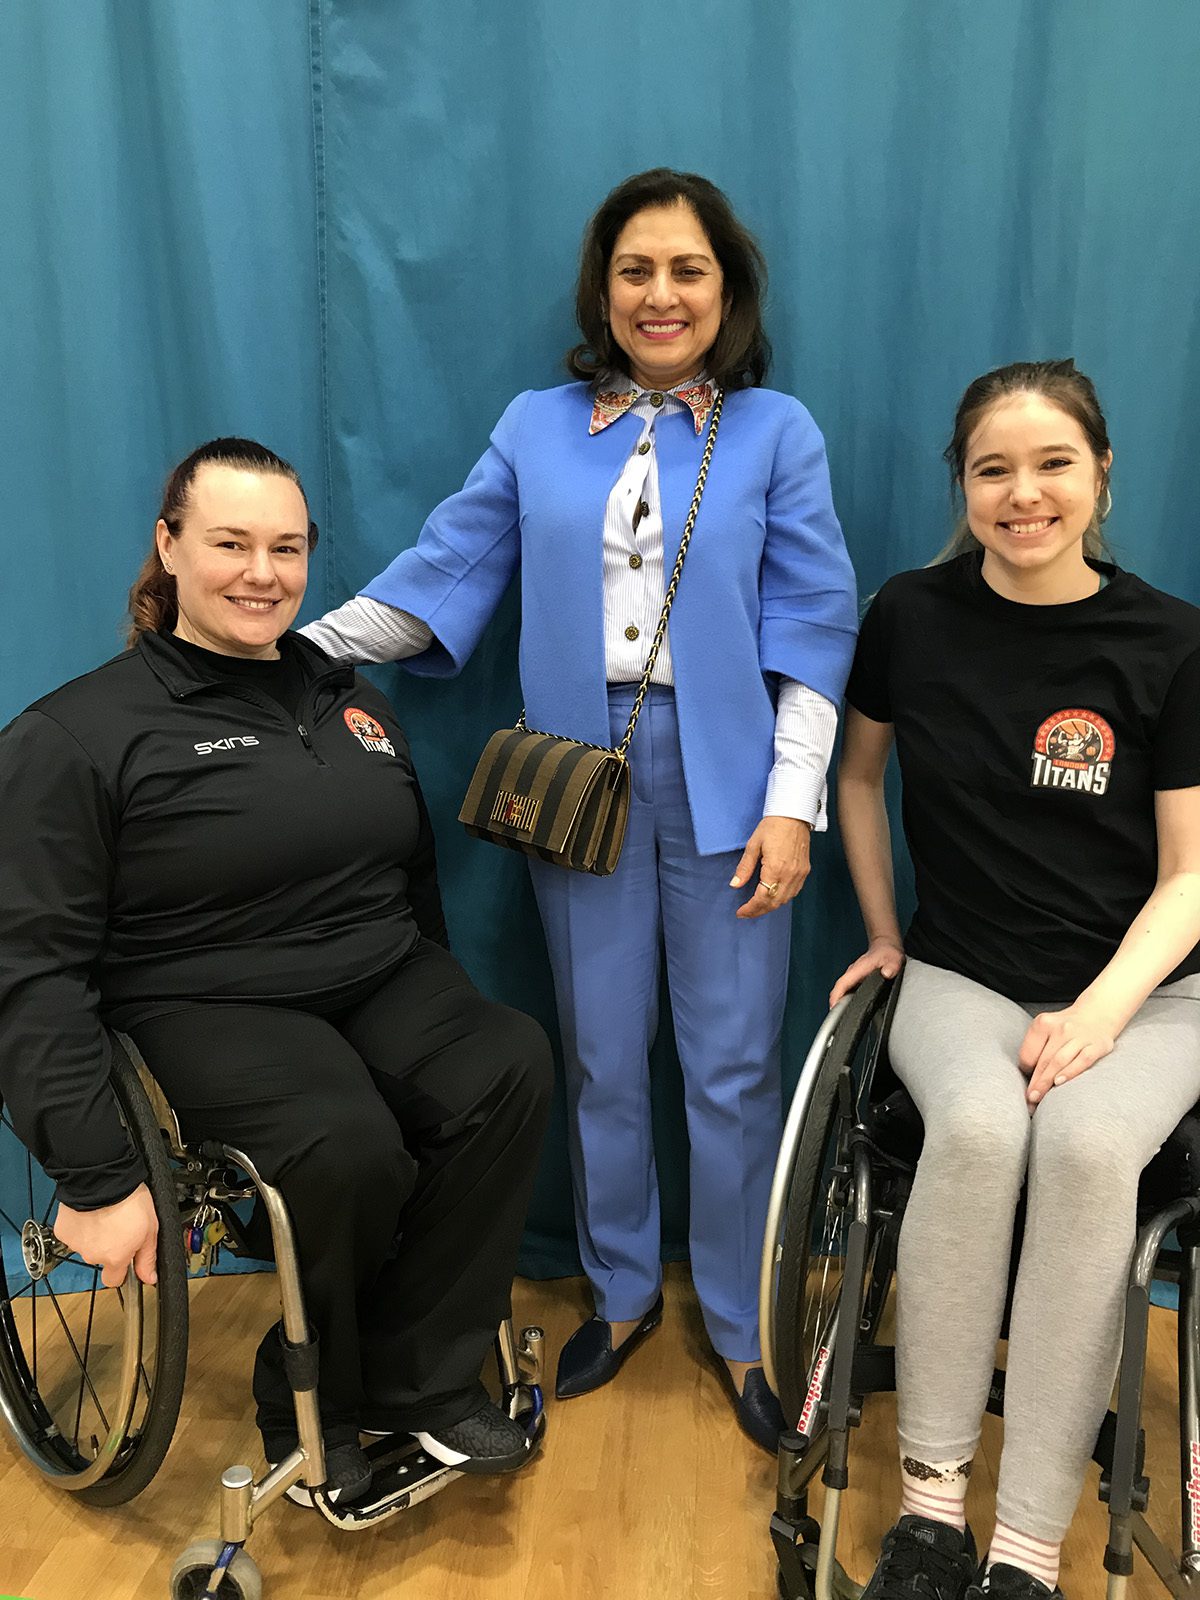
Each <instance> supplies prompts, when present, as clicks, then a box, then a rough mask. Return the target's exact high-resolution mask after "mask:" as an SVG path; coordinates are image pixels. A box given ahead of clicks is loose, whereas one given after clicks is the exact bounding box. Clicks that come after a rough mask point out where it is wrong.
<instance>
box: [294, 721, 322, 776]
mask: <svg viewBox="0 0 1200 1600" xmlns="http://www.w3.org/2000/svg"><path fill="white" fill-rule="evenodd" d="M296 732H297V733H298V734H299V735H300V739H301V742H302V743H303V745H304V748H305V749H306V750H307V751H308V753H309V755H310V756H311V757H312V758H313V760H314V761H315V762H316V763H317V765H318V766H319V767H327V766H328V765H329V763H328V761H322V759H321V757H320V756H319V755H318V754H317V752H316V751H315V750H314V749H313V742H312V740H311V739H310V738H309V737H308V729H307V728H306V727H305V726H304V724H303V723H302V722H298V723H297V724H296Z"/></svg>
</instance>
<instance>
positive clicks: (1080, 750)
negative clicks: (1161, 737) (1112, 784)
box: [1029, 708, 1117, 795]
mask: <svg viewBox="0 0 1200 1600" xmlns="http://www.w3.org/2000/svg"><path fill="white" fill-rule="evenodd" d="M1116 748H1117V741H1116V739H1115V738H1114V737H1113V731H1112V729H1111V728H1110V727H1109V725H1108V723H1107V722H1105V720H1104V718H1103V717H1102V716H1100V714H1099V713H1098V712H1096V711H1084V710H1081V709H1079V708H1076V709H1074V710H1070V711H1056V712H1055V713H1054V715H1053V716H1050V717H1047V718H1046V720H1045V722H1043V723H1042V725H1041V727H1040V728H1039V729H1038V731H1037V737H1036V739H1034V741H1033V771H1032V772H1031V773H1030V776H1029V783H1030V787H1031V788H1034V789H1084V790H1086V791H1087V793H1088V794H1097V795H1099V794H1104V793H1106V792H1107V789H1108V785H1109V780H1110V778H1111V776H1112V758H1113V752H1114V750H1115V749H1116Z"/></svg>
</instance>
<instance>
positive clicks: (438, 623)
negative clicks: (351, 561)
mask: <svg viewBox="0 0 1200 1600" xmlns="http://www.w3.org/2000/svg"><path fill="white" fill-rule="evenodd" d="M591 414H592V390H591V387H590V386H589V385H587V384H583V383H571V384H565V385H563V386H562V387H561V388H557V389H545V390H540V391H533V390H531V391H529V392H527V393H525V394H521V395H518V396H517V398H516V399H515V400H514V401H513V402H512V404H511V405H510V406H509V407H508V409H507V411H505V413H504V415H503V416H502V417H501V419H500V421H499V422H498V423H497V425H496V430H495V432H494V433H493V434H492V441H491V446H490V448H489V449H488V450H487V452H486V453H485V454H484V455H483V457H482V458H481V459H480V460H479V461H478V462H477V464H476V466H475V468H474V470H473V471H472V472H471V475H470V477H469V478H468V479H467V481H466V484H465V485H464V486H463V488H462V489H460V490H459V492H458V493H457V494H453V495H451V496H450V498H449V499H448V500H443V501H442V503H441V505H439V506H438V507H437V508H436V510H435V511H434V512H433V514H432V515H431V516H430V518H429V520H428V521H427V522H426V524H425V526H424V528H423V529H422V530H421V536H420V538H419V540H418V541H417V543H416V545H415V546H414V547H413V548H412V549H410V550H404V551H401V553H400V554H399V555H398V556H397V557H396V559H395V560H394V561H393V562H392V564H391V566H389V567H388V568H387V570H386V571H384V572H382V573H380V575H379V576H378V577H377V578H375V579H374V580H373V582H371V583H370V584H368V585H367V587H366V588H365V589H364V590H363V593H364V594H366V595H368V596H370V597H371V598H372V599H374V600H381V601H383V602H385V603H386V604H387V605H391V606H397V607H399V608H400V609H401V610H404V611H409V612H411V613H412V614H413V615H414V616H416V617H420V618H421V619H422V621H424V622H426V623H427V624H428V625H429V627H430V628H431V629H432V630H433V633H434V635H435V639H434V643H433V644H431V645H430V647H429V648H428V649H427V650H425V651H423V652H422V653H421V654H420V655H418V656H413V657H411V658H409V659H408V660H407V661H405V663H404V665H405V666H406V667H407V668H408V669H409V671H411V672H415V673H418V674H425V675H427V676H430V677H449V676H452V675H453V674H454V673H456V672H458V671H459V670H460V669H461V667H462V665H463V663H464V662H465V661H466V660H467V658H468V657H469V656H470V654H471V651H472V650H473V649H474V648H475V645H476V644H477V643H478V641H479V637H480V635H481V633H482V632H483V630H484V628H485V627H486V626H487V624H488V621H489V620H490V618H491V616H492V614H493V612H494V611H495V609H496V606H497V605H498V603H499V601H500V597H501V596H502V595H503V593H504V591H505V589H506V588H507V587H508V584H509V582H510V581H511V579H512V577H513V575H514V573H515V572H516V571H517V570H518V567H519V568H520V573H521V606H522V620H521V645H520V668H521V688H522V691H523V693H524V696H525V713H526V718H527V721H528V723H529V726H530V727H531V728H544V729H546V730H548V731H549V732H551V733H561V734H566V735H568V736H569V737H571V738H574V739H584V740H587V741H588V742H589V743H592V744H608V743H609V738H610V736H609V726H608V703H607V692H606V684H605V655H604V575H603V534H604V511H605V506H606V504H607V501H608V496H609V493H610V492H611V490H612V486H613V484H614V483H615V482H616V480H617V477H618V476H619V474H620V472H621V469H622V467H623V465H624V463H625V461H626V459H627V458H628V456H629V452H630V450H631V449H632V447H633V441H634V439H635V438H636V437H637V435H638V433H640V430H641V426H642V425H641V423H640V422H639V421H638V420H637V419H636V418H634V417H630V416H628V415H627V416H624V417H621V418H619V419H618V420H617V421H615V422H613V423H610V424H609V426H608V427H607V428H605V429H604V430H603V431H602V432H600V433H597V434H589V432H588V424H589V421H590V419H591ZM655 439H656V452H657V459H658V473H659V489H660V495H661V500H662V516H663V528H664V539H665V543H666V546H667V549H666V560H667V565H668V569H669V567H670V564H671V562H672V560H673V557H674V552H675V548H676V544H675V541H676V540H677V538H678V537H679V535H680V534H681V533H682V531H683V525H684V522H685V520H686V517H687V512H688V506H689V505H690V503H691V498H692V494H693V491H694V490H695V487H696V474H697V472H698V470H699V467H700V457H701V455H702V454H703V449H704V434H700V435H697V434H696V432H695V428H694V425H693V422H692V417H691V414H690V413H689V412H686V411H680V412H675V413H672V414H671V415H668V416H662V417H660V418H659V419H658V421H657V423H656V424H655ZM857 616H858V612H857V602H856V596H855V587H854V573H853V569H852V568H851V566H850V559H849V557H848V556H847V554H846V548H845V545H844V544H843V542H842V533H841V529H840V527H839V526H838V520H837V517H836V515H835V514H834V510H833V503H832V499H831V496H830V488H829V469H828V467H827V465H826V461H825V446H824V442H823V440H822V438H821V435H820V432H819V431H818V429H817V427H816V424H815V423H814V422H813V420H812V418H811V417H810V416H809V414H808V412H807V411H806V410H805V409H804V407H803V406H802V405H801V404H800V403H799V401H797V400H793V399H792V398H791V397H790V396H788V395H784V394H778V393H776V392H775V391H773V390H769V389H740V390H736V391H734V392H732V393H730V394H728V395H727V396H726V399H725V407H724V412H723V414H722V417H721V426H720V431H719V433H718V437H717V443H716V449H715V450H714V452H713V460H712V467H711V470H710V471H709V475H708V483H707V486H706V487H705V491H704V499H703V502H702V504H701V507H700V514H699V516H698V517H697V519H696V526H695V530H694V532H693V535H692V542H691V545H690V547H689V550H688V556H687V561H686V563H685V565H684V569H683V576H682V578H681V579H680V584H679V590H678V593H677V595H676V598H675V604H674V606H673V608H672V611H671V623H670V633H671V659H672V662H673V664H674V671H675V700H676V707H677V711H678V718H679V738H680V745H681V750H682V756H683V769H684V776H685V778H686V781H687V790H688V798H689V801H690V804H691V810H692V824H693V827H694V829H695V835H696V848H697V850H698V852H699V853H700V854H701V855H714V854H716V853H717V852H719V851H724V850H741V849H742V848H743V846H744V845H745V843H746V840H747V839H748V838H749V837H750V835H751V833H753V831H754V829H755V828H756V827H757V826H758V823H759V821H760V819H761V817H762V808H763V802H764V799H765V795H766V786H767V778H768V776H769V774H770V771H771V767H772V765H773V763H774V727H775V705H774V701H775V675H777V674H782V675H784V676H786V677H789V678H795V679H798V680H799V681H800V682H801V683H806V684H808V685H809V686H810V687H811V688H813V689H816V690H817V691H818V693H820V694H823V695H825V696H826V697H827V698H828V699H830V700H832V701H834V702H835V703H836V702H837V701H839V700H840V699H841V696H842V690H843V688H844V687H845V682H846V677H847V674H848V673H849V670H850V659H851V655H852V653H853V649H854V639H855V634H856V632H857Z"/></svg>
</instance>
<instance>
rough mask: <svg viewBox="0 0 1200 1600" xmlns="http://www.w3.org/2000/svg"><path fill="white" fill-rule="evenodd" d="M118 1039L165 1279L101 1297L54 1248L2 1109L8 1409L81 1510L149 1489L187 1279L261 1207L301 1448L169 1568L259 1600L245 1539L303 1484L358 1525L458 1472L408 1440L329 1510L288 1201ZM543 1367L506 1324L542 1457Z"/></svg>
mask: <svg viewBox="0 0 1200 1600" xmlns="http://www.w3.org/2000/svg"><path fill="white" fill-rule="evenodd" d="M111 1038H112V1074H111V1082H112V1089H113V1093H114V1095H115V1097H116V1100H117V1104H118V1107H119V1109H120V1113H121V1117H122V1120H123V1122H124V1124H125V1126H126V1128H127V1129H128V1131H129V1134H130V1137H131V1139H132V1140H133V1143H134V1146H135V1148H136V1149H137V1151H138V1153H139V1155H140V1156H141V1157H142V1159H143V1161H144V1162H145V1166H146V1171H147V1180H146V1181H147V1186H148V1187H149V1190H150V1193H151V1195H152V1197H153V1200H154V1206H155V1211H156V1212H157V1215H158V1222H159V1239H158V1263H157V1265H158V1282H157V1285H156V1286H155V1287H154V1288H147V1287H146V1286H144V1285H143V1284H142V1283H141V1282H139V1280H138V1278H137V1276H136V1274H135V1273H134V1271H133V1269H132V1267H130V1270H129V1272H128V1274H127V1276H126V1279H125V1282H124V1284H123V1285H121V1286H120V1287H119V1288H116V1289H105V1288H104V1287H103V1286H102V1285H101V1284H100V1271H99V1268H97V1267H91V1266H86V1265H85V1264H84V1263H82V1262H81V1261H80V1260H79V1259H78V1258H77V1257H74V1256H72V1255H71V1254H70V1252H69V1251H68V1250H67V1249H66V1248H65V1247H64V1246H63V1245H62V1244H61V1243H60V1242H59V1240H58V1239H56V1238H55V1236H54V1233H53V1231H52V1229H51V1228H50V1226H49V1217H50V1213H51V1210H52V1208H53V1205H54V1198H55V1197H54V1189H53V1184H52V1183H51V1182H50V1180H49V1179H48V1178H46V1176H45V1175H44V1174H43V1173H42V1172H41V1169H40V1168H39V1167H38V1165H37V1163H36V1162H35V1161H34V1160H33V1158H32V1156H31V1155H30V1154H29V1153H28V1151H26V1150H25V1149H24V1147H19V1150H18V1147H17V1144H16V1135H15V1132H14V1130H13V1127H12V1123H11V1121H10V1120H9V1118H8V1115H7V1112H6V1111H5V1110H4V1107H3V1106H2V1105H0V1135H2V1136H3V1138H4V1140H5V1143H7V1144H8V1146H9V1148H8V1151H7V1152H5V1154H6V1170H7V1171H8V1172H9V1173H10V1175H11V1174H12V1173H13V1172H14V1171H16V1170H17V1163H16V1162H15V1161H14V1160H13V1159H11V1157H13V1156H15V1155H17V1154H19V1157H20V1168H19V1172H18V1174H17V1176H16V1177H15V1178H14V1180H13V1183H12V1184H11V1185H10V1187H9V1190H8V1192H7V1193H6V1194H5V1195H4V1196H2V1197H0V1199H3V1201H4V1203H3V1204H2V1205H0V1246H2V1255H0V1263H2V1272H0V1414H2V1415H3V1418H4V1421H5V1423H6V1424H7V1426H8V1429H9V1431H10V1433H11V1434H12V1436H13V1438H14V1440H15V1441H16V1443H17V1445H18V1446H19V1448H20V1449H21V1451H22V1452H23V1453H24V1455H25V1456H26V1457H27V1458H28V1459H29V1461H30V1462H32V1464H33V1465H34V1466H35V1467H36V1468H37V1469H38V1471H39V1472H41V1473H43V1474H44V1475H45V1476H46V1477H47V1478H48V1479H49V1480H50V1481H51V1482H53V1483H54V1484H55V1485H56V1486H57V1487H59V1488H62V1489H66V1490H69V1491H70V1492H72V1493H73V1494H75V1495H76V1496H77V1497H78V1499H79V1500H80V1501H82V1502H84V1503H85V1504H88V1505H94V1506H115V1505H121V1504H123V1503H124V1502H126V1501H128V1500H131V1499H132V1498H133V1497H134V1496H135V1495H137V1494H139V1493H140V1492H141V1491H142V1490H143V1489H145V1488H146V1486H147V1485H148V1484H149V1483H150V1481H151V1479H152V1478H153V1477H154V1475H155V1473H156V1472H157V1471H158V1469H159V1467H160V1466H161V1465H162V1462H163V1459H164V1457H165V1456H166V1454H167V1451H168V1449H169V1448H170V1444H171V1439H172V1436H173V1433H174V1430H175V1424H176V1421H177V1418H178V1415H179V1408H180V1402H181V1400H182V1397H183V1386H184V1378H185V1375H186V1368H187V1344H188V1277H189V1272H191V1273H193V1274H195V1273H198V1272H204V1271H211V1269H212V1266H213V1264H214V1262H215V1258H216V1256H217V1254H218V1253H219V1251H220V1250H221V1249H222V1248H225V1249H229V1250H230V1251H231V1252H232V1253H234V1254H244V1255H249V1254H251V1253H252V1252H251V1251H250V1250H249V1249H248V1247H247V1243H246V1238H245V1233H244V1223H243V1221H242V1216H241V1214H240V1213H239V1211H238V1210H237V1207H238V1205H239V1203H240V1202H243V1201H253V1202H257V1203H258V1204H259V1205H261V1206H262V1207H263V1208H264V1210H265V1213H266V1217H267V1220H268V1221H269V1224H270V1233H271V1241H272V1248H273V1253H274V1257H275V1264H276V1270H277V1275H278V1284H279V1293H280V1301H281V1305H282V1326H283V1347H284V1354H285V1364H286V1369H287V1375H288V1379H289V1382H290V1383H291V1386H292V1390H293V1393H294V1397H295V1405H296V1422H297V1431H298V1435H299V1445H298V1447H297V1449H296V1450H295V1451H293V1452H292V1454H291V1455H290V1456H288V1457H287V1458H286V1459H284V1460H282V1461H280V1462H279V1463H278V1464H277V1465H276V1466H274V1467H273V1468H271V1469H270V1470H269V1471H268V1472H267V1473H266V1475H265V1476H264V1477H263V1478H261V1479H260V1480H258V1481H257V1482H256V1481H255V1477H254V1474H253V1472H252V1471H251V1470H250V1468H249V1467H247V1466H244V1465H235V1466H231V1467H229V1468H228V1469H227V1470H226V1471H225V1472H224V1473H223V1475H222V1478H221V1498H220V1536H219V1538H216V1539H201V1540H197V1541H196V1542H194V1543H192V1544H189V1545H188V1547H187V1549H185V1550H184V1551H183V1552H182V1554H181V1555H180V1556H179V1559H178V1560H177V1561H176V1562H175V1564H174V1567H173V1568H172V1571H171V1576H170V1596H171V1600H260V1597H261V1594H262V1579H261V1575H260V1573H259V1571H258V1568H257V1566H256V1564H255V1562H254V1561H253V1560H252V1558H251V1557H250V1556H249V1555H248V1554H247V1552H246V1551H245V1549H244V1545H245V1543H246V1541H247V1539H248V1538H249V1536H250V1532H251V1529H252V1528H253V1526H254V1524H255V1522H256V1521H257V1520H258V1518H259V1517H260V1516H261V1515H262V1514H263V1512H264V1511H266V1510H267V1508H268V1507H269V1506H271V1505H273V1504H274V1503H275V1502H276V1501H277V1500H279V1499H280V1498H282V1496H283V1495H284V1494H285V1493H286V1492H287V1490H288V1489H290V1488H292V1487H293V1486H294V1485H301V1486H303V1487H306V1488H307V1489H308V1490H309V1492H310V1494H311V1497H312V1501H313V1504H314V1505H315V1507H316V1508H317V1510H318V1511H319V1512H320V1514H321V1515H322V1516H323V1517H324V1518H325V1519H326V1521H328V1522H331V1523H333V1524H334V1526H335V1527H338V1528H342V1529H355V1530H357V1529H362V1528H366V1527H369V1526H372V1525H373V1524H375V1523H377V1522H382V1521H384V1520H385V1519H386V1518H388V1517H392V1516H395V1515H397V1514H398V1513H399V1512H401V1511H405V1510H407V1509H408V1508H409V1507H410V1506H414V1505H416V1504H417V1503H418V1502H419V1501H422V1500H425V1499H428V1498H429V1497H430V1496H431V1495H433V1494H436V1493H437V1492H438V1491H439V1490H441V1489H443V1488H445V1487H446V1485H447V1484H449V1483H450V1482H452V1481H453V1480H454V1479H455V1478H457V1477H460V1476H461V1473H460V1472H458V1471H457V1470H455V1469H454V1468H452V1467H448V1466H446V1465H445V1464H444V1463H443V1462H441V1461H438V1460H435V1459H434V1458H432V1457H431V1456H429V1455H427V1454H426V1453H425V1451H424V1450H423V1449H422V1448H421V1446H420V1444H419V1442H418V1441H417V1440H416V1439H415V1438H413V1437H412V1436H411V1435H408V1434H394V1435H389V1436H386V1437H383V1438H379V1439H376V1440H374V1441H373V1442H372V1443H371V1444H369V1445H367V1446H365V1451H366V1455H367V1457H368V1458H369V1460H370V1461H371V1465H372V1468H373V1488H372V1493H371V1498H370V1499H369V1500H368V1501H366V1502H357V1503H355V1504H353V1505H345V1506H343V1505H339V1504H337V1503H336V1502H335V1501H333V1500H331V1499H330V1497H329V1495H328V1494H327V1493H326V1492H325V1490H324V1488H323V1484H324V1482H325V1455H324V1445H323V1440H322V1436H321V1426H320V1417H319V1413H318V1408H317V1364H318V1357H317V1345H316V1341H315V1339H314V1338H313V1337H312V1335H311V1332H310V1329H309V1325H308V1319H307V1317H306V1314H305V1308H304V1297H303V1293H302V1290H301V1285H300V1274H299V1267H298V1264H297V1258H296V1250H295V1243H294V1238H293V1232H292V1226H291V1221H290V1218H289V1216H288V1212H287V1208H286V1206H285V1204H284V1201H283V1197H282V1196H281V1195H280V1193H279V1191H278V1190H277V1189H275V1188H273V1187H272V1186H271V1185H270V1184H268V1183H267V1182H266V1181H265V1180H264V1179H263V1177H262V1176H261V1174H260V1173H259V1172H258V1171H257V1170H256V1168H255V1165H254V1163H253V1161H252V1160H251V1159H250V1158H249V1157H248V1156H247V1155H246V1154H245V1153H244V1152H242V1151H239V1150H235V1149H234V1148H232V1147H231V1146H228V1145H224V1144H220V1143H215V1142H211V1141H209V1142H205V1143H202V1144H200V1145H198V1146H196V1147H190V1146H188V1145H186V1144H185V1143H184V1142H183V1140H182V1138H181V1137H180V1131H179V1124H178V1122H177V1120H176V1118H175V1115H174V1113H173V1111H172V1110H171V1108H170V1106H169V1105H168V1103H167V1101H166V1098H165V1096H164V1095H163V1093H162V1090H161V1089H160V1088H159V1086H158V1085H157V1084H156V1083H155V1081H154V1079H153V1077H152V1076H151V1074H150V1071H149V1069H148V1068H147V1066H146V1064H145V1062H144V1061H143V1060H142V1058H141V1056H140V1055H139V1054H138V1051H137V1048H136V1046H135V1045H134V1044H133V1042H132V1040H130V1039H128V1038H127V1037H125V1036H124V1035H123V1034H113V1035H111ZM14 1189H15V1192H16V1202H15V1203H13V1204H10V1202H12V1199H13V1193H14ZM22 1213H24V1216H22ZM257 1253H261V1252H257ZM56 1275H57V1284H58V1287H57V1289H56V1286H55V1281H54V1279H55V1276H56ZM72 1291H74V1292H72ZM541 1357H542V1330H541V1329H540V1328H532V1327H531V1328H526V1329H525V1330H524V1331H523V1334H522V1336H521V1341H520V1343H519V1344H518V1342H517V1339H516V1336H515V1334H514V1331H513V1327H512V1324H511V1322H510V1321H506V1322H505V1323H504V1324H503V1325H502V1326H501V1328H500V1330H499V1333H498V1335H497V1339H496V1362H497V1369H498V1374H499V1381H500V1387H501V1391H502V1399H501V1404H502V1406H503V1408H504V1409H505V1410H506V1411H507V1413H508V1415H509V1416H511V1417H512V1418H514V1419H515V1420H517V1421H518V1422H520V1423H521V1425H522V1426H523V1427H524V1428H525V1430H526V1432H527V1434H528V1436H529V1438H530V1440H531V1442H532V1445H533V1448H534V1450H536V1448H537V1447H538V1445H540V1443H541V1439H542V1436H543V1433H544V1430H545V1414H544V1409H543V1403H542V1388H541Z"/></svg>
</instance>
